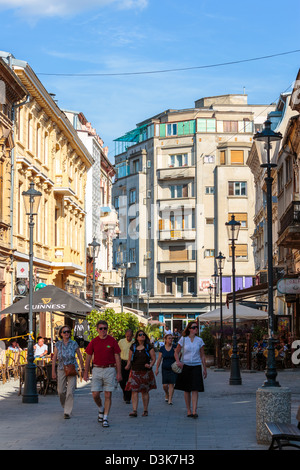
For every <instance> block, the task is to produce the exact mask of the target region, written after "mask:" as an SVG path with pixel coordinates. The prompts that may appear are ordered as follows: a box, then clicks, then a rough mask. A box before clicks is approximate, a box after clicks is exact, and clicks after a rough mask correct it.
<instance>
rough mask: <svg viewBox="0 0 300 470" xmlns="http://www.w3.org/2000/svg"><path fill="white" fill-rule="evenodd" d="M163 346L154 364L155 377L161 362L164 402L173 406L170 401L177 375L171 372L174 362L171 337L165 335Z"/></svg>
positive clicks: (173, 348)
mask: <svg viewBox="0 0 300 470" xmlns="http://www.w3.org/2000/svg"><path fill="white" fill-rule="evenodd" d="M164 341H165V344H164V346H162V347H161V348H160V350H159V353H158V360H157V363H156V370H155V375H156V376H157V375H158V372H159V366H160V364H161V362H162V366H161V369H162V384H163V389H164V392H165V401H166V402H168V404H169V405H173V402H172V399H173V394H174V387H175V383H176V379H177V374H175V372H173V371H172V368H171V365H172V364H173V362H174V361H175V357H174V351H175V348H176V346H175V345H174V344H173V336H172V335H165V338H164Z"/></svg>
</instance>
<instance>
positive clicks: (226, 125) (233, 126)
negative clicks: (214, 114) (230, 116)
mask: <svg viewBox="0 0 300 470" xmlns="http://www.w3.org/2000/svg"><path fill="white" fill-rule="evenodd" d="M223 130H224V132H238V121H223Z"/></svg>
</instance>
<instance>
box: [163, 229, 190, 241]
mask: <svg viewBox="0 0 300 470" xmlns="http://www.w3.org/2000/svg"><path fill="white" fill-rule="evenodd" d="M195 238H196V229H193V228H191V229H184V230H160V231H159V241H165V240H168V241H170V240H195Z"/></svg>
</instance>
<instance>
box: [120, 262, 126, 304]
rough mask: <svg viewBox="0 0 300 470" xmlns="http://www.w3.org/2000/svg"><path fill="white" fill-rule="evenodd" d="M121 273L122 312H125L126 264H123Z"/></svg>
mask: <svg viewBox="0 0 300 470" xmlns="http://www.w3.org/2000/svg"><path fill="white" fill-rule="evenodd" d="M120 272H121V311H122V312H123V306H124V279H125V276H126V266H125V264H124V263H122V264H121V268H120Z"/></svg>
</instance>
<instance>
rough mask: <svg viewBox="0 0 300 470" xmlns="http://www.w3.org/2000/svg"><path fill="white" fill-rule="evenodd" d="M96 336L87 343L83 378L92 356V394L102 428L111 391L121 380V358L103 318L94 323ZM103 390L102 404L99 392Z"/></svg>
mask: <svg viewBox="0 0 300 470" xmlns="http://www.w3.org/2000/svg"><path fill="white" fill-rule="evenodd" d="M96 328H97V331H98V336H97V337H96V338H94V339H92V341H91V342H90V343H89V345H88V346H87V348H86V350H85V352H86V361H85V370H84V376H83V378H84V380H86V381H87V380H88V377H89V370H90V364H91V360H92V356H94V358H93V371H92V387H91V390H92V396H93V399H94V401H95V403H96V405H97V406H98V408H99V412H98V421H99V423H102V426H103V427H104V428H107V427H109V423H108V414H109V410H110V408H111V401H112V392H113V390H114V389H115V388H116V380H117V381H118V382H120V381H121V379H122V376H121V359H120V352H121V351H120V348H119V345H118V342H117V341H116V340H115V338H113V337H112V336H110V335H109V334H108V324H107V322H106V321H105V320H100V321H98V323H97V325H96ZM101 392H104V406H103V404H102V399H101V396H100V393H101Z"/></svg>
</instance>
